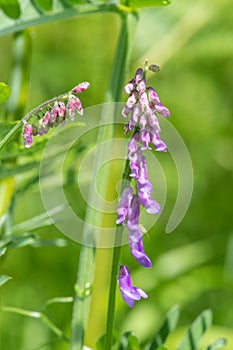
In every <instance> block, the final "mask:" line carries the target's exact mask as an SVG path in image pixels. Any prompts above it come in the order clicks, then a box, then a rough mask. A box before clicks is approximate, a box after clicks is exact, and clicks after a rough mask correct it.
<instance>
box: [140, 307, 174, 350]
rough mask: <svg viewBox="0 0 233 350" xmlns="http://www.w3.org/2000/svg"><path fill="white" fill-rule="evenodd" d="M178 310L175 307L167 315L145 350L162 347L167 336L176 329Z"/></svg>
mask: <svg viewBox="0 0 233 350" xmlns="http://www.w3.org/2000/svg"><path fill="white" fill-rule="evenodd" d="M179 314H180V311H179V308H178V306H177V305H175V306H174V307H173V308H172V309H171V310H169V312H168V313H167V315H166V317H165V320H164V321H163V324H162V325H161V328H160V329H159V330H158V331H157V332H156V334H155V336H154V337H153V338H152V340H151V341H150V342H149V343H148V344H147V345H146V347H145V350H156V349H158V348H159V347H160V346H161V345H163V344H164V343H165V341H166V339H167V337H168V336H169V334H170V333H171V332H172V331H173V330H174V329H175V328H176V326H177V323H178V320H179Z"/></svg>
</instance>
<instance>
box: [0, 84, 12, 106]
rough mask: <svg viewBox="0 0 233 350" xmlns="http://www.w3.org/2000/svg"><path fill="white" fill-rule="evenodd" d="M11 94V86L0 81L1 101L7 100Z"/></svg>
mask: <svg viewBox="0 0 233 350" xmlns="http://www.w3.org/2000/svg"><path fill="white" fill-rule="evenodd" d="M9 96H10V88H9V86H8V85H7V84H5V83H2V82H0V103H3V102H5V101H6V100H7V99H8V97H9Z"/></svg>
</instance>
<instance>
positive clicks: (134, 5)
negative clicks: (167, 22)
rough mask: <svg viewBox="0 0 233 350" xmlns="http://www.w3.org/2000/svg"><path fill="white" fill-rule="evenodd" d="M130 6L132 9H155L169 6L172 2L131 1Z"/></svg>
mask: <svg viewBox="0 0 233 350" xmlns="http://www.w3.org/2000/svg"><path fill="white" fill-rule="evenodd" d="M128 3H129V6H130V7H131V8H132V9H137V8H143V7H153V6H167V5H169V4H170V3H171V0H129V2H128Z"/></svg>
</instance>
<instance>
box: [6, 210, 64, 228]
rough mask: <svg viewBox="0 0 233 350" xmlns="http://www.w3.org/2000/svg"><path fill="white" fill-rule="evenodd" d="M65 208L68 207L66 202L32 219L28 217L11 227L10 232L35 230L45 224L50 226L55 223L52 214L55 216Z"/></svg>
mask: <svg viewBox="0 0 233 350" xmlns="http://www.w3.org/2000/svg"><path fill="white" fill-rule="evenodd" d="M64 208H66V205H65V204H62V205H58V206H57V207H55V208H53V209H51V210H49V211H48V212H47V213H42V214H39V215H37V216H34V217H33V218H31V219H28V220H26V221H23V222H21V223H19V224H17V225H15V226H13V227H11V229H10V231H9V232H8V233H9V234H16V233H17V234H19V233H24V232H27V231H31V230H35V229H38V228H41V227H44V226H50V225H53V222H52V220H51V219H50V217H51V216H55V215H58V214H60V213H61V212H62V211H63V210H64Z"/></svg>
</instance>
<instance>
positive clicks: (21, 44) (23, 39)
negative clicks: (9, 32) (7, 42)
mask: <svg viewBox="0 0 233 350" xmlns="http://www.w3.org/2000/svg"><path fill="white" fill-rule="evenodd" d="M31 56H32V35H31V31H30V29H27V30H24V31H20V32H17V33H15V35H14V46H13V66H12V74H11V82H10V86H11V94H10V98H9V99H8V100H7V103H6V119H7V120H17V119H19V117H20V116H22V115H24V111H25V105H26V100H27V95H28V81H29V74H30V66H31Z"/></svg>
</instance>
